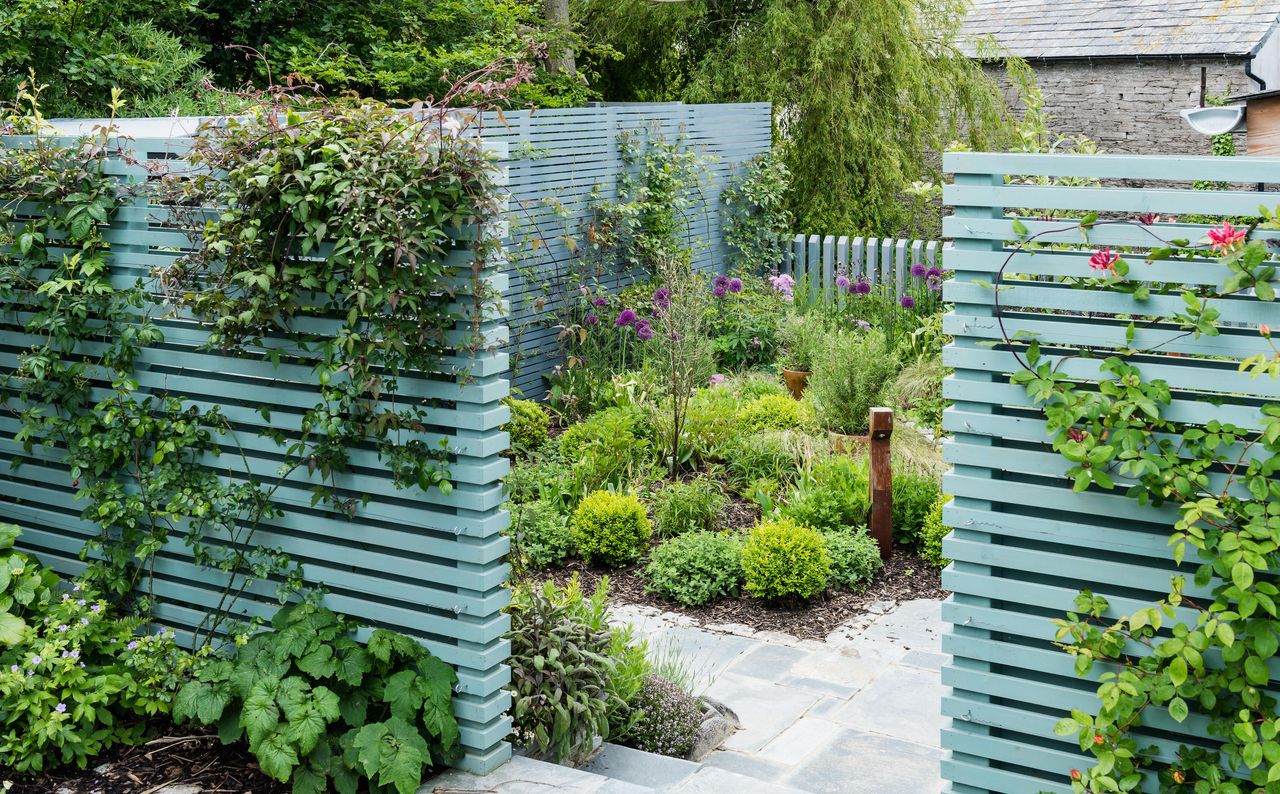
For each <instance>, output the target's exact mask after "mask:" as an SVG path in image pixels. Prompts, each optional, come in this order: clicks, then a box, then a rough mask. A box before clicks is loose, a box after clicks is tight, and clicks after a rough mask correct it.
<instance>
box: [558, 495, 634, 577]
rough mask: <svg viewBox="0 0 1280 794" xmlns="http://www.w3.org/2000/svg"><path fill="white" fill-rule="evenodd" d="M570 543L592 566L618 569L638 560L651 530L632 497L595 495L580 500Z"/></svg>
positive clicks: (573, 520) (573, 521)
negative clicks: (598, 565) (572, 543)
mask: <svg viewBox="0 0 1280 794" xmlns="http://www.w3.org/2000/svg"><path fill="white" fill-rule="evenodd" d="M570 527H571V529H572V531H573V542H574V545H575V546H576V547H577V549H578V553H579V554H581V555H582V558H583V559H584V560H586V561H587V562H589V563H592V564H600V565H604V566H606V567H609V568H617V567H620V566H623V565H627V564H629V563H632V562H635V561H636V560H638V559H640V557H641V555H642V554H643V553H644V549H645V546H646V544H648V542H649V537H650V536H651V535H652V534H653V527H652V525H651V524H650V523H649V516H648V515H646V514H645V511H644V505H642V504H641V503H640V500H639V499H638V498H637V497H636V495H635V494H615V493H610V492H609V491H596V492H595V493H593V494H591V495H590V496H588V497H587V498H585V499H583V500H582V501H581V502H580V503H579V504H578V508H577V509H576V510H574V512H573V519H572V520H571V522H570Z"/></svg>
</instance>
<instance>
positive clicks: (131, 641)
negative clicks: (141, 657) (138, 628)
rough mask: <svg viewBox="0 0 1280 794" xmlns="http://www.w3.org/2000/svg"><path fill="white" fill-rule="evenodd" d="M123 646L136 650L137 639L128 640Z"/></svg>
mask: <svg viewBox="0 0 1280 794" xmlns="http://www.w3.org/2000/svg"><path fill="white" fill-rule="evenodd" d="M124 647H125V648H127V649H128V650H131V651H136V650H137V649H138V641H137V640H129V644H128V645H126V646H124Z"/></svg>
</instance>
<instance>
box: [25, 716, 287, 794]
mask: <svg viewBox="0 0 1280 794" xmlns="http://www.w3.org/2000/svg"><path fill="white" fill-rule="evenodd" d="M6 779H8V776H7V775H6V773H4V772H3V771H0V790H4V788H3V787H4V782H5V780H6ZM12 783H13V786H12V787H11V788H9V789H8V790H7V791H6V794H55V792H63V793H64V794H150V793H152V792H157V793H158V792H161V791H162V790H164V789H165V787H166V786H173V787H175V788H177V787H179V786H182V787H187V786H192V787H195V786H198V787H199V788H200V789H202V790H203V791H204V792H205V794H215V793H217V794H285V792H288V791H289V790H290V789H289V787H288V786H286V785H284V784H281V783H277V782H276V781H274V780H272V779H271V778H269V777H267V776H266V775H265V774H263V773H262V770H260V769H259V768H258V762H257V761H256V760H255V759H254V758H253V756H252V755H250V754H249V748H248V747H247V746H246V745H245V744H243V743H238V744H231V745H224V744H222V742H220V741H218V737H217V736H216V735H214V734H209V733H203V732H199V731H190V730H188V729H184V728H175V727H173V726H172V725H166V726H165V729H164V730H162V731H161V735H160V736H159V737H158V738H156V739H152V740H151V741H149V742H146V743H145V744H139V745H135V746H132V747H126V746H121V747H115V748H112V749H111V750H108V751H107V752H105V753H103V754H101V755H100V756H98V757H97V758H95V759H93V760H92V761H90V766H89V768H88V769H75V768H74V767H72V768H65V769H60V770H56V771H53V772H48V773H46V774H44V775H41V776H40V777H35V778H31V777H27V778H13V779H12Z"/></svg>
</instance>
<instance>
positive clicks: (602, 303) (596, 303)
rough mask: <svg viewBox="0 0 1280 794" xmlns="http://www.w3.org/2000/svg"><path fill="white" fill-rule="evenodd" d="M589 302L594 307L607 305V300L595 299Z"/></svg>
mask: <svg viewBox="0 0 1280 794" xmlns="http://www.w3.org/2000/svg"><path fill="white" fill-rule="evenodd" d="M591 302H592V303H593V304H594V305H596V306H604V305H605V304H607V303H608V302H609V299H608V298H596V299H595V300H593V301H591Z"/></svg>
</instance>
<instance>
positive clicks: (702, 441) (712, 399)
mask: <svg viewBox="0 0 1280 794" xmlns="http://www.w3.org/2000/svg"><path fill="white" fill-rule="evenodd" d="M741 404H742V401H741V400H740V399H739V398H738V396H737V395H736V394H734V393H733V392H731V391H730V390H729V389H727V388H725V387H723V386H716V387H713V388H709V389H699V390H697V391H695V392H694V393H693V396H692V397H691V398H689V405H688V406H687V408H686V409H685V410H686V414H685V420H684V435H683V440H682V446H683V448H684V449H687V450H688V451H689V461H688V462H689V463H690V464H691V465H700V464H702V463H704V462H706V461H708V460H712V459H715V458H718V457H720V456H721V455H722V452H723V449H724V446H725V445H726V444H728V443H729V442H730V441H731V440H732V439H733V437H734V436H735V435H736V434H737V433H738V428H737V427H736V420H737V414H738V408H739V407H740V406H741ZM667 414H668V412H665V411H655V416H656V417H661V418H657V419H656V421H655V423H661V424H663V425H665V424H666V423H667V422H670V417H669V415H667ZM662 432H667V431H666V428H665V427H663V429H662Z"/></svg>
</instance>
